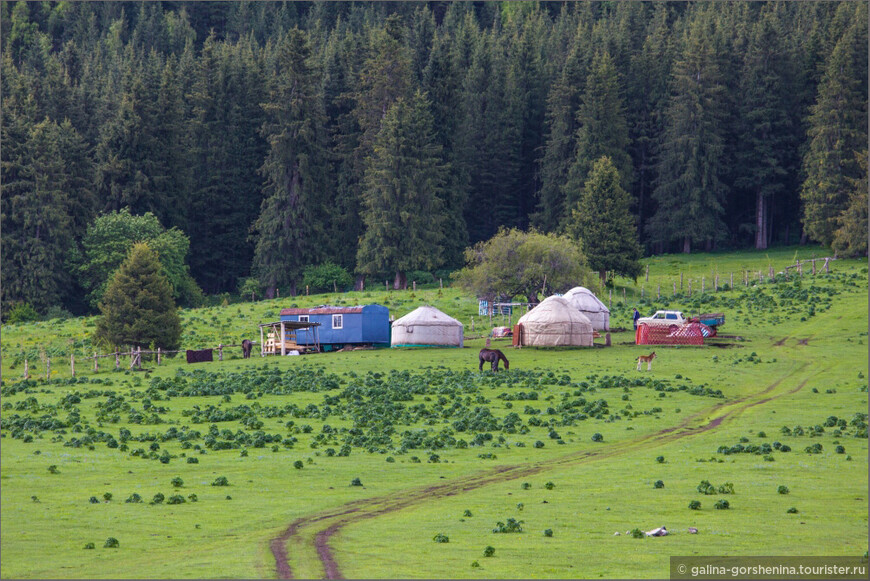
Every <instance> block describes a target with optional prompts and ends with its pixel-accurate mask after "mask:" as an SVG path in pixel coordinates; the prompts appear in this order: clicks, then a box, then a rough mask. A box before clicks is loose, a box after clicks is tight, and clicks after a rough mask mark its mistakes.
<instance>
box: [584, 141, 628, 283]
mask: <svg viewBox="0 0 870 581" xmlns="http://www.w3.org/2000/svg"><path fill="white" fill-rule="evenodd" d="M621 181H622V180H620V177H619V171H618V170H617V169H616V166H615V165H614V164H613V161H612V160H611V159H610V158H609V157H606V156H605V157H601V158H599V159H598V160H596V161H595V163H594V164H593V166H592V171H591V172H590V174H589V179H588V180H587V181H586V184H585V185H584V188H583V195H582V197H581V198H580V200H579V201H578V202H577V203H576V204H575V206H574V207H573V208H572V209H571V217H570V218H569V220H568V226H567V231H568V233H569V235H571V236H572V237H573V238H574V239H576V240H579V241H580V242H581V246H582V248H583V252H584V253H585V254H586V258H587V259H588V261H589V267H590V268H591V269H592V270H595V271H598V276H599V278H600V279H601V284H602V286H603V285H604V283H605V282H606V280H607V273H608V272H613V273H615V274H618V275H621V276H627V277H631V278H637V276H638V275H639V274H640V271H641V266H640V258H641V252H642V251H641V247H640V244H639V243H638V241H637V227H636V226H635V223H634V216H632V214H631V195H630V194H629V193H628V192H627V191H625V189H624V188H623V187H622V185H621Z"/></svg>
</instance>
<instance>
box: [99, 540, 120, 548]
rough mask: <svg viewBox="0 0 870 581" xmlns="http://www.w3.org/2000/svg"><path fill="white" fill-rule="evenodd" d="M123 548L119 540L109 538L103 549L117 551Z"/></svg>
mask: <svg viewBox="0 0 870 581" xmlns="http://www.w3.org/2000/svg"><path fill="white" fill-rule="evenodd" d="M120 546H121V543H119V542H118V539H116V538H115V537H109V538H108V539H106V542H105V543H103V548H105V549H117V548H119V547H120Z"/></svg>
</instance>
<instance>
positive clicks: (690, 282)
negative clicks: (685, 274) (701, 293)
mask: <svg viewBox="0 0 870 581" xmlns="http://www.w3.org/2000/svg"><path fill="white" fill-rule="evenodd" d="M689 296H692V281H691V280H689Z"/></svg>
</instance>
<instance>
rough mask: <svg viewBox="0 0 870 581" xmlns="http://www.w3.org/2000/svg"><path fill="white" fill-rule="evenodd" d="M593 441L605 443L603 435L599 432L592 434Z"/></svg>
mask: <svg viewBox="0 0 870 581" xmlns="http://www.w3.org/2000/svg"><path fill="white" fill-rule="evenodd" d="M592 441H593V442H603V441H604V436H602V435H601V434H599V433H598V432H595V433H594V434H592Z"/></svg>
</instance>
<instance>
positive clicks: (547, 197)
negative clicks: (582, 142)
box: [532, 25, 589, 232]
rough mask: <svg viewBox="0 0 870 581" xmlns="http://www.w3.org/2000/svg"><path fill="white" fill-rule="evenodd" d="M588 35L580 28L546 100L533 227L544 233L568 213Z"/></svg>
mask: <svg viewBox="0 0 870 581" xmlns="http://www.w3.org/2000/svg"><path fill="white" fill-rule="evenodd" d="M588 38H589V31H588V30H586V28H585V27H582V25H581V27H578V30H577V33H576V35H575V38H574V42H573V44H572V46H571V49H570V53H569V54H568V57H567V59H566V60H565V64H564V66H563V67H562V71H561V73H560V75H559V77H558V78H557V79H556V80H555V81H554V82H553V85H552V87H551V89H550V93H549V95H548V96H547V112H546V128H547V132H548V133H547V138H546V143H545V145H544V149H543V156H542V158H541V169H540V171H541V189H540V192H539V195H538V197H539V202H538V210H537V213H536V214H535V215H534V217H533V220H532V222H533V224H534V225H535V226H537V227H538V228H541V229H542V230H544V231H545V232H551V231H554V230H556V229H557V228H558V227H559V226H560V225H561V223H562V220H563V218H564V216H565V215H566V213H567V210H566V209H565V190H564V188H565V183H566V182H567V181H568V169H569V168H570V167H571V164H572V162H573V161H574V157H575V152H576V149H577V145H576V144H577V111H578V109H579V108H580V96H581V95H582V90H583V87H584V86H585V83H586V76H587V75H586V63H585V62H584V60H585V53H586V52H587V50H588V49H587V47H586V46H585V43H586V41H587V39H588Z"/></svg>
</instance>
